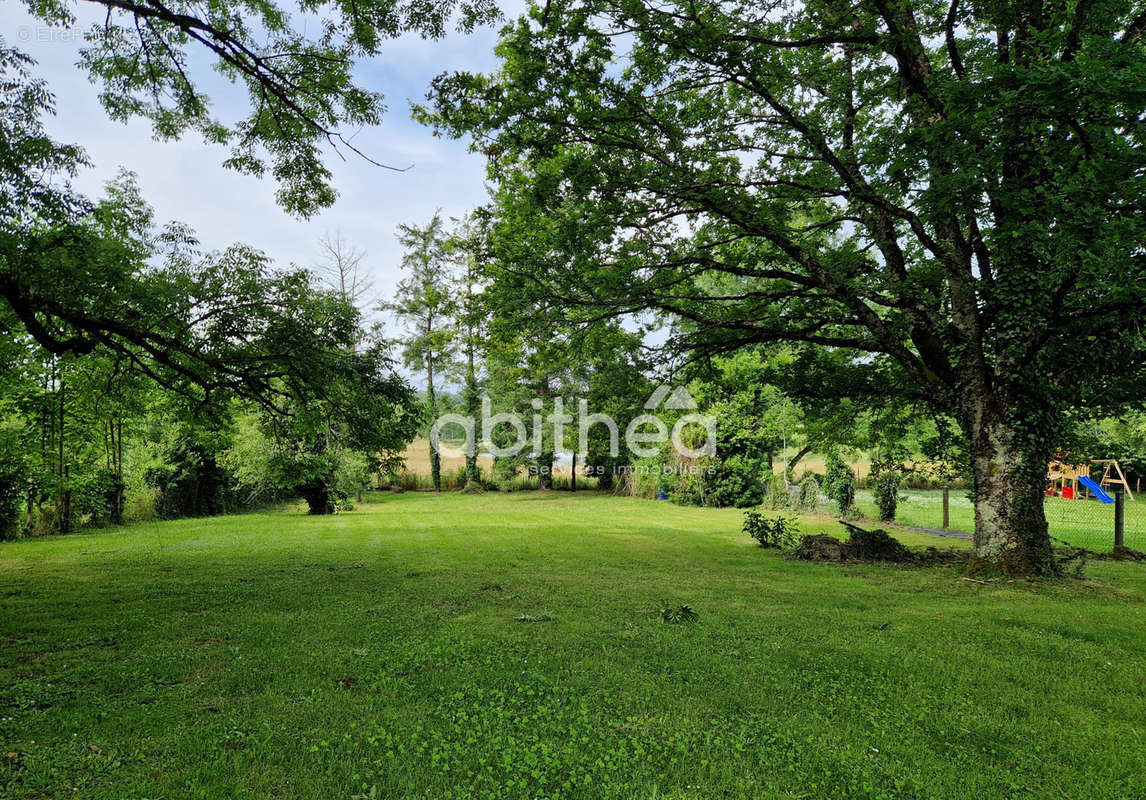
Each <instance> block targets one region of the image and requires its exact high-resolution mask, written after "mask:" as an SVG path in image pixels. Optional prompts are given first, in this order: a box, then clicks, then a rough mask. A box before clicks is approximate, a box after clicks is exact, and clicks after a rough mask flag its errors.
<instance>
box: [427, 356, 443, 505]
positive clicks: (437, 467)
mask: <svg viewBox="0 0 1146 800" xmlns="http://www.w3.org/2000/svg"><path fill="white" fill-rule="evenodd" d="M426 388H427V391H428V393H429V397H430V424H431V425H433V424H434V419H435V418H436V417H437V416H438V400H437V397H436V396H435V395H434V361H433V359H432V358H429V359H427V360H426ZM430 483H431V484H432V485H433V487H434V491H435V492H440V491H442V456H441V453H439V452H438V450H437V448H435V447H434V445H433V444H432V443H431V444H430Z"/></svg>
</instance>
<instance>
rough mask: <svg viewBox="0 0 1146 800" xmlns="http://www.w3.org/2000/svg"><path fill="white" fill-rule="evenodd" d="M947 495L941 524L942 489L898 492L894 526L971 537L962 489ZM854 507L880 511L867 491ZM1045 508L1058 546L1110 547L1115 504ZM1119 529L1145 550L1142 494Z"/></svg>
mask: <svg viewBox="0 0 1146 800" xmlns="http://www.w3.org/2000/svg"><path fill="white" fill-rule="evenodd" d="M946 494H947V514H946V523H947V524H946V526H944V522H945V519H944V508H943V507H944V498H943V495H944V492H943V490H942V489H928V490H923V489H905V490H903V491H902V493H901V498H900V502H899V506H898V508H897V509H896V515H895V522H896V524H898V525H906V526H909V527H913V528H924V529H928V530H933V531H942V530H946V531H949V532H962V533H967V534H970V533H971V532H972V531H974V530H975V511H974V507H973V505H972V503H971V499H970V497H968V493H967V490H966V489H949V490H948V491H947V493H946ZM856 506H857V507H858V508H859V510H860V511H862V512H863V514H864V516H865V517H867V518H868V519H870V520H877V519H879V509H878V507H877V505H876V502H875V498H874V497H873V496H872V493H871V491H869V490H861V491H860V492H858V493H857V495H856ZM1045 508H1046V516H1047V523H1048V525H1049V527H1050V535H1051V536H1053V537H1054V538H1055V539H1058V540H1059V542H1065V543H1067V544H1070V545H1073V546H1075V547H1085V548H1086V549H1088V550H1094V551H1095V552H1102V553H1108V552H1110V551H1111V550H1113V549H1114V516H1115V504H1114V503H1102V502H1100V501H1098V500H1095V499H1079V500H1068V499H1065V498H1061V497H1048V498H1046V506H1045ZM818 510H820V511H824V512H827V513H831V511H832V507H831V506H830V505H829V504H827V503H825V504H824V505H823V507H822V508H820V509H818ZM1123 531H1124V534H1123V535H1124V544H1125V546H1126V547H1129V548H1132V549H1134V550H1143V551H1146V493H1144V494H1143V496H1142V497H1137V496H1136V498H1135V500H1131V499H1130V498H1129V497H1127V498H1125V500H1124V512H1123Z"/></svg>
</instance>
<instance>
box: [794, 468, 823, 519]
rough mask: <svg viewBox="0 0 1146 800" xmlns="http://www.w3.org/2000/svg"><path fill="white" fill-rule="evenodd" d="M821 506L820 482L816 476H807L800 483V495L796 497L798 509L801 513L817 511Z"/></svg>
mask: <svg viewBox="0 0 1146 800" xmlns="http://www.w3.org/2000/svg"><path fill="white" fill-rule="evenodd" d="M819 504H820V482H819V481H817V480H816V476H815V475H805V476H804V479H803V480H801V481H800V494H799V495H797V497H796V508H798V509H799V510H801V511H815V510H816V506H818V505H819Z"/></svg>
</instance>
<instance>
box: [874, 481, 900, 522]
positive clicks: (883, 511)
mask: <svg viewBox="0 0 1146 800" xmlns="http://www.w3.org/2000/svg"><path fill="white" fill-rule="evenodd" d="M902 482H903V476H902V475H900V473H899V472H898V471H897V470H894V469H884V470H881V471H880V472H879V473H878V474H875V475H873V476H872V480H871V484H872V485H871V491H872V494H873V495H875V502H876V505H877V506H879V518H880V520H881V521H883V522H894V521H895V510H896V508H897V507H898V506H899V487H900V485H901V484H902Z"/></svg>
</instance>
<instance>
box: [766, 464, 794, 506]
mask: <svg viewBox="0 0 1146 800" xmlns="http://www.w3.org/2000/svg"><path fill="white" fill-rule="evenodd" d="M765 480H766V481H767V485H768V494H767V497H765V500H764V502H765V504H766V505H767V506H768V508H770V509H772V510H773V511H778V510H780V509H782V508H787V507H788V503H789V502H790V500H789V497H788V477H787V476H786V475H784V474H783V473H778V474H777V473H773V474H772V475H768V476H766V477H765Z"/></svg>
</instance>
